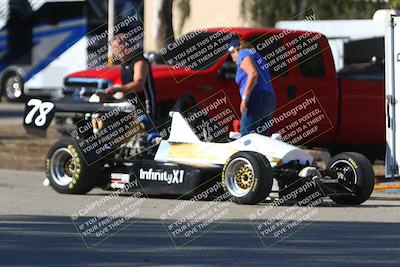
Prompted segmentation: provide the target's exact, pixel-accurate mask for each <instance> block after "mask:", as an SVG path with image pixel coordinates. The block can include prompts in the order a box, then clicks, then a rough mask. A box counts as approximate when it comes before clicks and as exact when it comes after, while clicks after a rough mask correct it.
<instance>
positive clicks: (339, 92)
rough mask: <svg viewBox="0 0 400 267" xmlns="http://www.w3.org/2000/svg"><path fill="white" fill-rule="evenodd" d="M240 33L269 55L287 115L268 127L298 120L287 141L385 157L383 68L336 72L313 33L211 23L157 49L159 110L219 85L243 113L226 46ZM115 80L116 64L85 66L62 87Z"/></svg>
mask: <svg viewBox="0 0 400 267" xmlns="http://www.w3.org/2000/svg"><path fill="white" fill-rule="evenodd" d="M238 36H239V37H240V38H241V40H244V41H246V42H248V43H249V44H250V45H251V46H252V47H253V49H255V51H257V52H259V53H261V54H262V56H263V57H265V58H266V59H267V61H268V62H269V66H266V67H269V69H270V72H271V76H272V80H271V82H272V83H273V87H274V90H275V92H276V96H277V109H276V112H275V113H274V117H275V118H276V120H278V119H279V118H284V120H281V121H280V122H279V123H278V122H276V121H275V122H276V123H275V124H274V125H272V127H273V131H272V132H279V133H281V134H282V135H283V136H285V134H289V133H290V132H292V131H293V132H295V128H296V130H297V128H299V127H298V124H299V122H301V121H300V120H302V121H303V126H302V127H303V131H304V132H302V133H300V135H302V136H303V137H304V138H300V140H299V138H297V139H296V138H295V137H293V136H291V138H288V140H289V139H290V140H292V141H293V140H295V141H294V142H293V143H297V144H306V145H308V146H318V147H325V148H328V149H330V151H331V152H333V154H336V153H338V152H340V151H341V150H347V151H348V150H349V149H350V150H353V151H358V152H361V153H363V154H365V155H366V156H367V157H369V158H370V159H373V158H382V157H383V155H384V149H385V145H384V142H385V141H384V140H385V121H384V120H385V110H384V76H383V71H381V69H380V68H379V66H376V65H374V64H369V65H368V64H364V65H359V66H355V67H354V68H348V69H347V70H344V71H342V72H341V73H339V74H338V73H337V72H336V70H335V66H334V62H333V58H332V54H331V50H330V48H329V44H328V41H327V39H326V37H325V36H323V35H321V34H319V33H315V32H303V31H292V30H281V29H271V28H212V29H202V30H199V31H196V32H191V33H188V34H186V35H184V36H182V37H180V38H179V39H177V40H175V41H174V43H171V44H170V45H168V46H167V47H165V48H163V49H161V50H160V56H161V59H162V61H163V64H154V65H152V71H153V76H154V80H155V87H156V102H157V106H158V110H159V114H161V115H162V116H165V115H166V114H168V110H169V109H170V108H171V106H172V105H173V103H174V102H175V101H176V99H177V98H178V97H179V96H180V95H182V94H183V93H185V92H190V93H192V94H193V95H194V96H195V98H196V99H197V101H199V102H201V101H202V100H204V99H207V98H209V97H210V96H212V95H214V94H217V93H219V92H224V94H225V95H226V96H227V97H228V98H229V101H230V103H231V105H232V107H233V109H235V111H236V114H240V113H239V103H240V98H239V93H238V87H237V85H236V84H235V82H234V80H233V78H234V76H235V68H234V65H233V63H232V61H231V59H230V56H229V55H227V53H226V46H227V43H229V41H230V40H231V39H232V38H237V37H238ZM204 48H206V49H204ZM201 51H203V52H201ZM120 83H121V76H120V69H119V66H114V67H106V68H97V69H89V70H85V71H80V72H76V73H72V74H70V75H68V76H67V77H66V78H65V88H64V91H65V92H70V91H74V90H76V89H77V88H79V90H82V88H84V89H85V90H86V89H87V90H88V91H90V90H89V89H96V88H106V87H107V86H110V85H112V84H120ZM308 102H309V103H310V105H314V108H313V109H312V110H311V109H309V110H306V107H305V106H304V105H305V104H304V103H308ZM302 108H304V110H302ZM295 113H296V114H295ZM297 113H298V114H297ZM314 113H316V114H314ZM286 114H291V115H293V116H291V117H290V118H289V117H288V116H286ZM314 115H315V116H314ZM317 115H318V116H317ZM299 116H301V117H299ZM237 117H238V116H237ZM292 117H296V120H293V118H292ZM285 118H286V119H285ZM306 120H307V123H306ZM313 121H314V122H315V121H317V122H318V124H319V126H318V128H315V127H316V126H315V127H312V126H313ZM304 125H305V126H304ZM312 129H315V131H314V132H313V133H312V138H311V137H310V136H311V132H312ZM305 131H308V134H306V133H305ZM298 133H299V132H298ZM307 136H308V137H310V138H308V139H307V138H306V137H307ZM293 138H294V139H293ZM290 140H289V141H290ZM296 140H298V142H296Z"/></svg>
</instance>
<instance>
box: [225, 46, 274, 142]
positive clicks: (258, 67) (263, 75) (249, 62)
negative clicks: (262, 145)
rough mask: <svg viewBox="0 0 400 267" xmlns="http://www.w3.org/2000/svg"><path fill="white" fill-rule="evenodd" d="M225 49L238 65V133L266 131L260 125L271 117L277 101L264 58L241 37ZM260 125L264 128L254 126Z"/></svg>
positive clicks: (236, 78)
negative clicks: (241, 39)
mask: <svg viewBox="0 0 400 267" xmlns="http://www.w3.org/2000/svg"><path fill="white" fill-rule="evenodd" d="M228 51H229V53H230V54H231V56H232V60H233V61H234V62H236V65H237V70H236V77H235V81H236V83H237V84H238V85H239V92H240V96H241V98H242V101H241V103H240V112H241V115H242V116H241V119H240V134H241V136H244V135H246V134H248V133H250V132H256V133H260V134H263V135H268V130H264V129H266V127H259V126H261V125H263V124H265V123H266V122H268V121H269V120H271V119H272V115H273V111H274V109H275V105H276V99H275V93H274V89H273V87H272V81H271V76H270V74H269V68H268V64H267V61H266V60H265V59H264V58H263V57H262V56H261V55H260V54H259V53H257V52H256V51H255V49H254V48H250V47H248V46H247V45H245V44H242V43H241V42H240V40H233V41H231V43H230V44H229V48H228ZM261 128H262V129H263V131H259V130H257V129H261Z"/></svg>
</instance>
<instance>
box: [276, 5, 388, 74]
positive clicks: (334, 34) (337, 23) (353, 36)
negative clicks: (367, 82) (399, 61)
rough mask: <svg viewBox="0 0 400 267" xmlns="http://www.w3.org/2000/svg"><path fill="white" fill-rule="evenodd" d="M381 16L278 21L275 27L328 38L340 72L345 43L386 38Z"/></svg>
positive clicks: (342, 64)
mask: <svg viewBox="0 0 400 267" xmlns="http://www.w3.org/2000/svg"><path fill="white" fill-rule="evenodd" d="M379 15H380V13H378V12H377V13H375V15H374V19H354V20H298V21H294V20H290V21H289V20H287V21H278V22H277V23H276V25H275V27H276V28H280V29H290V30H302V31H313V32H320V33H323V34H324V35H325V36H326V37H327V38H328V41H329V46H330V47H331V51H332V55H333V59H334V62H335V67H336V70H340V69H342V68H343V67H344V44H345V43H347V42H350V41H355V40H361V39H370V38H377V37H383V36H384V34H385V27H384V24H383V23H382V22H380V21H379V20H377V19H376V18H375V17H376V16H379Z"/></svg>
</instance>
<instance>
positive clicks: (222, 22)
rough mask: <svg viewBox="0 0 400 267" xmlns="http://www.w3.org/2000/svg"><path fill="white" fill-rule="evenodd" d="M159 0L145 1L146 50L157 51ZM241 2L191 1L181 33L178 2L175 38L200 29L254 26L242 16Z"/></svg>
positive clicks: (174, 14) (233, 0)
mask: <svg viewBox="0 0 400 267" xmlns="http://www.w3.org/2000/svg"><path fill="white" fill-rule="evenodd" d="M156 2H157V0H145V6H144V18H145V19H144V28H145V40H144V42H145V44H144V47H145V50H154V51H155V50H156V44H155V34H156V29H155V27H154V25H153V21H154V16H155V14H153V12H154V11H153V7H154V4H156ZM240 3H241V0H191V1H190V16H189V18H187V20H186V22H185V24H184V27H183V29H182V31H181V32H179V23H180V18H181V13H180V10H179V8H178V7H177V1H174V5H173V11H172V12H173V13H172V14H173V27H174V32H175V38H176V37H179V36H181V35H182V34H185V33H187V32H190V31H192V30H196V29H199V28H210V27H250V26H253V24H252V23H251V22H249V21H246V20H244V19H243V18H242V16H241V11H240Z"/></svg>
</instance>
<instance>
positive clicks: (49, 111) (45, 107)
mask: <svg viewBox="0 0 400 267" xmlns="http://www.w3.org/2000/svg"><path fill="white" fill-rule="evenodd" d="M116 109H118V112H124V113H131V112H134V111H135V107H134V106H133V105H132V104H131V103H129V102H120V103H87V102H85V103H76V102H75V103H65V102H48V101H47V102H46V101H42V100H40V99H30V100H29V101H28V102H27V103H26V105H25V110H24V120H23V125H24V128H25V130H26V132H27V133H29V134H32V135H36V136H40V137H45V136H46V131H47V128H48V127H49V126H50V124H51V122H52V120H53V118H54V116H55V115H56V114H58V113H74V114H76V115H77V116H81V117H84V116H85V114H93V113H107V112H112V111H113V110H116Z"/></svg>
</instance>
